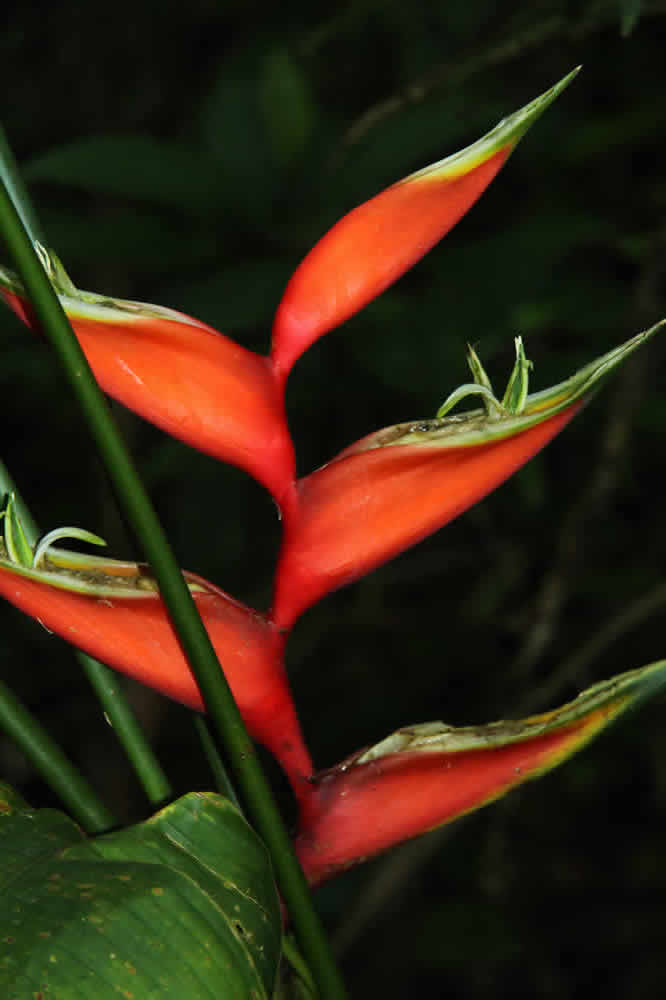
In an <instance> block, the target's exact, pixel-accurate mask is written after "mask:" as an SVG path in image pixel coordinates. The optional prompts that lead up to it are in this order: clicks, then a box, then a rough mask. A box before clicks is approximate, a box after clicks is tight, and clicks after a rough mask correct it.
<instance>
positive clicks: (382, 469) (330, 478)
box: [272, 404, 580, 628]
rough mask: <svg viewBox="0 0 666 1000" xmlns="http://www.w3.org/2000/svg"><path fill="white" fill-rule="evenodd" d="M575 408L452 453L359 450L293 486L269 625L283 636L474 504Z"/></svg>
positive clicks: (410, 448)
mask: <svg viewBox="0 0 666 1000" xmlns="http://www.w3.org/2000/svg"><path fill="white" fill-rule="evenodd" d="M579 406H580V404H576V405H572V406H571V407H569V408H568V409H566V410H562V411H560V412H558V413H556V414H555V415H554V416H551V417H548V418H547V419H545V420H544V421H543V422H542V423H539V424H537V425H536V426H532V427H529V428H528V429H527V430H524V431H522V432H520V433H518V434H516V435H515V436H513V437H506V438H502V439H500V440H497V441H493V442H491V443H487V442H486V443H482V444H478V445H469V446H467V447H461V448H455V447H454V448H447V447H446V444H444V445H443V446H442V447H441V448H438V447H436V446H435V445H433V446H424V445H423V444H405V445H399V444H398V445H388V446H385V447H373V448H371V449H370V450H363V442H362V441H361V442H359V443H358V444H357V445H356V446H355V447H354V448H352V449H348V451H347V452H343V453H342V454H341V455H340V456H338V457H337V458H336V459H334V460H333V461H332V462H330V463H329V464H328V465H325V466H323V467H322V468H321V469H317V471H316V472H313V473H312V474H311V475H309V476H307V477H306V478H305V479H303V480H300V481H299V483H298V504H297V506H296V513H295V514H294V516H293V518H289V519H288V523H287V524H286V530H285V537H284V542H283V547H282V552H281V555H280V561H279V564H278V570H277V576H276V590H275V597H274V604H273V610H272V617H273V619H274V621H275V622H276V624H278V625H280V626H281V627H283V628H289V627H290V626H291V625H293V623H294V622H295V620H296V619H297V618H298V616H299V615H300V614H302V613H303V611H305V610H306V609H307V608H308V607H310V606H311V605H312V604H314V603H315V602H316V601H318V600H320V599H321V598H322V597H323V596H324V595H325V594H327V593H328V592H329V591H331V590H334V589H336V588H337V587H342V586H344V585H345V584H347V583H351V582H352V581H353V580H356V579H358V577H360V576H362V575H363V574H364V573H368V572H369V571H370V570H372V569H374V568H375V567H376V566H379V565H380V564H381V563H383V562H386V560H388V559H391V558H392V557H393V556H395V555H397V554H398V553H399V552H402V551H403V550H404V549H406V548H408V547H409V546H411V545H414V544H415V543H416V542H419V541H420V540H421V539H423V538H425V537H426V536H427V535H429V534H431V533H432V532H434V531H436V530H437V529H438V528H441V527H442V526H443V525H445V524H447V523H448V522H449V521H451V520H453V518H455V517H457V516H458V515H459V514H461V513H462V512H463V511H465V510H467V509H468V508H469V507H471V506H472V505H473V504H475V503H477V502H478V501H479V500H481V499H482V497H484V496H485V495H486V494H487V493H489V492H490V491H491V490H493V489H495V487H496V486H499V485H500V484H501V483H503V482H504V481H505V480H506V479H508V477H509V476H510V475H511V474H512V473H514V472H515V471H516V469H519V468H520V467H521V466H522V465H524V463H525V462H527V461H528V459H530V458H531V457H532V456H533V455H535V454H536V452H537V451H539V449H541V448H543V447H544V445H546V444H547V443H548V442H549V441H550V440H551V438H553V437H554V436H555V435H556V434H557V433H558V432H559V431H561V430H562V428H563V427H564V426H565V425H566V424H567V423H568V422H569V420H571V419H572V417H573V416H574V414H575V413H576V412H577V411H578V409H579ZM378 436H379V435H373V437H375V438H376V437H378ZM357 449H358V450H357Z"/></svg>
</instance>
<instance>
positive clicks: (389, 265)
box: [272, 70, 578, 379]
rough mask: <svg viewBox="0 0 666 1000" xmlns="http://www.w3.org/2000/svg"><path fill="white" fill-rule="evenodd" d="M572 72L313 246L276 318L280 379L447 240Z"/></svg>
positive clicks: (356, 212) (275, 345) (275, 343)
mask: <svg viewBox="0 0 666 1000" xmlns="http://www.w3.org/2000/svg"><path fill="white" fill-rule="evenodd" d="M577 72H578V71H577V70H574V71H573V73H570V74H569V75H568V76H566V77H564V79H563V80H561V81H560V82H559V83H558V84H556V85H555V86H554V87H552V88H551V89H550V90H548V91H546V93H545V94H542V95H541V96H540V97H537V98H536V100H534V101H532V102H531V103H530V104H528V105H526V107H524V108H522V109H521V110H520V111H517V112H516V113H515V114H513V115H511V116H510V117H508V118H505V119H504V120H503V121H501V122H500V123H499V125H498V126H497V127H496V128H494V129H493V130H492V132H489V133H488V134H487V135H485V136H483V138H482V139H479V140H478V142H475V143H474V144H473V145H472V146H469V147H468V148H467V149H463V150H462V151H461V152H459V153H454V154H453V155H452V156H449V157H447V158H446V159H445V160H440V161H439V162H438V163H434V164H432V166H430V167H425V168H424V169H423V170H419V171H418V172H417V173H415V174H411V175H410V176H409V177H405V178H404V180H401V181H399V182H398V183H397V184H394V185H393V186H392V187H389V188H387V189H386V190H385V191H382V192H381V194H378V195H377V196H376V197H375V198H372V199H371V200H370V201H366V202H365V203H364V204H362V205H359V206H358V208H355V209H354V210H353V211H351V212H350V213H349V214H348V215H345V216H344V218H343V219H341V220H340V221H339V222H338V223H337V224H336V225H335V226H334V227H333V228H332V229H331V230H330V231H329V232H328V233H327V234H326V235H325V236H324V237H323V238H322V239H321V240H320V241H319V243H317V245H316V246H315V247H314V248H313V249H312V250H311V251H310V253H309V254H308V255H307V257H306V258H305V259H304V260H303V262H302V263H301V264H300V266H299V267H298V268H297V270H296V272H295V273H294V275H293V276H292V278H291V280H290V282H289V284H288V285H287V288H286V290H285V293H284V296H283V298H282V301H281V303H280V306H279V308H278V311H277V314H276V317H275V324H274V327H273V350H272V356H273V360H274V362H275V367H276V371H277V373H278V375H279V377H280V378H281V379H286V377H287V375H288V374H289V371H290V370H291V368H292V366H293V364H294V362H295V361H296V360H297V359H298V358H299V357H300V355H301V354H302V353H303V351H305V350H306V349H307V348H308V347H309V346H310V345H311V344H312V343H313V341H315V340H317V338H319V337H321V336H322V334H324V333H327V332H328V331H329V330H331V329H333V327H336V326H339V325H340V323H344V321H345V320H346V319H349V317H350V316H353V315H354V313H356V312H358V311H359V309H362V308H363V306H365V305H367V303H368V302H370V301H371V300H372V299H374V298H376V296H377V295H379V294H380V293H381V292H383V291H384V289H385V288H387V287H388V286H389V285H391V284H392V283H393V282H394V281H395V280H396V279H397V278H399V277H400V276H401V275H402V274H404V273H405V271H407V270H408V269H409V268H410V267H412V265H414V264H415V263H416V262H417V261H418V260H420V259H421V257H423V256H424V254H426V253H427V252H428V250H430V249H431V248H432V247H433V246H434V245H435V243H437V242H438V241H439V240H441V238H442V237H443V236H445V235H446V233H448V231H449V230H450V229H451V228H452V227H453V226H454V225H455V224H456V222H458V220H459V219H460V218H462V216H463V215H464V214H465V213H466V212H467V211H468V209H470V208H471V206H472V205H473V204H474V202H475V201H476V200H477V198H478V197H479V196H480V195H481V194H482V193H483V191H484V190H485V189H486V187H487V186H488V184H490V182H491V181H492V179H493V178H494V177H495V175H496V174H497V172H498V170H499V169H500V168H501V167H502V165H503V164H504V163H505V162H506V160H507V159H508V157H509V155H510V153H511V152H512V151H513V149H514V148H515V147H516V145H517V143H518V141H519V140H520V139H521V137H522V136H523V135H524V134H525V132H526V131H527V130H528V128H529V127H530V126H531V125H532V124H533V122H534V121H536V119H537V118H538V117H539V115H541V114H542V113H543V111H545V109H546V108H547V107H548V105H549V104H551V103H552V101H554V100H555V98H556V97H557V96H558V94H560V93H561V92H562V90H563V89H564V88H565V87H566V86H567V85H568V84H569V83H570V82H571V80H572V79H573V77H574V76H575V75H576V73H577Z"/></svg>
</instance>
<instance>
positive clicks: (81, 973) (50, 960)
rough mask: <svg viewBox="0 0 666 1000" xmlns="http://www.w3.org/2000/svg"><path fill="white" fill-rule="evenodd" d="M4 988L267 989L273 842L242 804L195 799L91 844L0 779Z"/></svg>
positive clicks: (130, 993)
mask: <svg viewBox="0 0 666 1000" xmlns="http://www.w3.org/2000/svg"><path fill="white" fill-rule="evenodd" d="M0 898H1V899H2V909H1V911H0V996H2V997H3V1000H5V998H6V1000H25V998H28V997H36V996H42V995H43V996H44V997H47V996H53V997H57V1000H70V998H72V1000H73V998H74V997H76V998H77V1000H88V998H90V1000H93V998H95V1000H104V998H106V997H109V998H110V997H113V998H117V997H126V998H134V1000H139V998H140V1000H147V998H155V1000H157V998H160V1000H161V998H167V997H178V998H179V1000H184V998H187V1000H213V998H215V1000H220V998H225V997H230V998H231V997H233V998H245V997H252V998H257V1000H260V998H263V997H270V996H271V995H272V992H273V988H274V984H275V978H276V973H277V967H278V962H279V956H280V945H281V923H280V909H279V900H278V896H277V892H276V889H275V885H274V882H273V877H272V873H271V868H270V863H269V859H268V855H267V853H266V850H265V848H264V846H263V844H262V843H261V841H260V840H259V839H258V837H257V836H256V835H255V834H254V832H253V831H252V829H251V828H250V827H249V826H248V825H247V823H246V822H245V820H244V819H243V818H242V816H241V815H240V813H239V812H238V810H237V809H236V808H235V807H234V806H233V805H232V803H230V802H229V801H228V800H227V799H225V798H222V797H221V796H219V795H215V794H212V793H191V794H189V795H186V796H185V797H184V798H181V799H179V800H178V801H177V802H174V803H173V804H172V805H170V806H167V807H166V808H165V809H162V810H161V811H160V812H158V813H157V814H156V815H155V816H153V817H152V818H151V819H149V820H147V821H146V822H144V823H140V824H138V825H137V826H132V827H128V828H127V829H125V830H121V831H120V832H118V833H113V834H108V835H106V836H103V837H99V838H97V839H90V840H87V839H86V838H85V837H84V835H83V834H82V833H81V831H80V830H79V828H78V827H77V826H76V825H75V824H74V823H73V822H72V821H71V820H70V819H68V818H67V817H66V816H65V815H64V814H62V813H60V812H57V811H55V810H51V809H42V810H39V811H34V810H31V809H30V808H29V807H28V806H26V805H25V803H23V802H22V801H21V800H20V799H19V797H18V796H17V795H16V794H15V793H14V792H13V791H12V790H11V789H9V788H8V787H7V786H5V785H0Z"/></svg>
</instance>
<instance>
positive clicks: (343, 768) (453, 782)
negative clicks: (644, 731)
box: [295, 660, 666, 885]
mask: <svg viewBox="0 0 666 1000" xmlns="http://www.w3.org/2000/svg"><path fill="white" fill-rule="evenodd" d="M664 683H666V661H665V660H661V661H659V662H658V663H654V664H650V665H649V666H647V667H643V668H642V669H640V670H633V671H629V672H628V673H626V674H620V675H619V676H618V677H614V678H612V679H611V680H609V681H604V682H602V683H601V684H596V685H594V687H592V688H590V689H588V690H587V691H585V692H583V694H581V695H579V696H578V698H576V699H575V700H574V701H572V702H569V703H568V704H567V705H563V706H562V707H561V708H559V709H556V710H555V711H553V712H548V713H545V714H543V715H536V716H531V717H529V718H527V719H524V720H522V721H519V722H496V723H491V724H490V725H488V726H474V727H468V728H462V729H455V728H453V727H450V726H444V725H443V724H442V723H430V724H426V725H423V726H415V727H411V728H407V729H404V730H399V731H398V732H397V733H394V734H393V735H392V736H390V737H389V738H388V739H387V740H384V741H383V742H382V743H379V744H377V745H376V746H375V747H372V748H371V749H370V750H369V751H361V752H360V753H357V754H355V755H353V756H352V757H350V758H348V759H347V760H346V761H343V763H342V764H340V765H338V766H337V767H335V768H331V770H329V771H323V772H322V773H321V774H318V775H315V777H314V779H313V794H312V796H311V798H310V799H309V800H308V803H307V808H306V810H304V811H303V813H302V816H301V829H300V831H299V834H298V836H297V838H296V841H295V849H296V853H297V855H298V857H299V860H300V862H301V865H302V867H303V870H304V871H305V873H306V876H307V878H308V879H309V881H310V883H311V884H312V885H317V884H319V883H321V882H323V881H325V880H326V879H327V878H330V877H331V876H332V875H334V874H336V872H339V871H342V870H344V869H346V868H349V867H350V866H352V865H354V864H357V863H358V862H359V861H363V860H365V859H366V858H369V857H372V856H373V855H375V854H377V853H379V852H380V851H385V850H387V849H388V848H390V847H393V846H394V845H396V844H399V843H401V842H402V841H404V840H408V839H409V838H411V837H415V836H418V835H419V834H422V833H426V832H427V831H428V830H431V829H433V828H434V827H437V826H440V825H442V824H444V823H448V822H451V821H452V820H455V819H457V818H458V817H460V816H462V815H464V814H465V813H468V812H472V811H473V810H476V809H479V808H481V807H482V806H484V805H486V804H488V803H489V802H492V801H493V800H495V799H497V798H499V797H500V796H502V795H504V794H505V793H506V792H508V791H510V790H511V789H512V788H514V787H515V786H516V785H520V784H522V783H523V782H524V781H527V780H529V779H530V778H536V777H539V776H540V775H542V774H544V773H545V772H547V771H549V770H550V769H551V768H553V767H556V766H557V765H558V764H560V763H562V762H563V761H564V760H566V759H567V758H568V757H570V756H571V755H572V754H573V753H575V752H576V751H577V750H579V749H580V748H581V747H582V746H584V745H585V744H586V743H588V742H589V741H590V740H591V739H593V738H594V737H595V736H596V735H597V734H598V733H599V732H600V731H601V730H602V729H603V728H604V727H605V726H607V725H608V724H609V723H610V722H612V721H613V720H614V719H616V718H617V717H618V716H619V715H620V714H621V713H622V712H624V711H625V710H627V709H628V708H630V707H631V706H634V705H636V704H637V702H638V701H640V700H641V699H644V698H649V697H651V696H652V695H654V694H656V693H658V692H659V691H660V690H662V689H663V686H664Z"/></svg>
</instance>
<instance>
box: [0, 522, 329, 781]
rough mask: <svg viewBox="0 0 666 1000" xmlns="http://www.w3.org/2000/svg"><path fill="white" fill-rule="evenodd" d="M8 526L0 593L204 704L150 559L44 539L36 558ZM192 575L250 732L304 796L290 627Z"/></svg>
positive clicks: (0, 554)
mask: <svg viewBox="0 0 666 1000" xmlns="http://www.w3.org/2000/svg"><path fill="white" fill-rule="evenodd" d="M10 513H11V512H10ZM8 518H9V514H8V513H6V515H5V519H6V520H8ZM8 523H11V521H8ZM7 530H8V529H7V526H5V539H6V540H5V541H0V595H2V596H3V597H5V598H6V599H7V600H8V601H10V602H11V603H12V604H14V605H15V606H16V607H17V608H20V609H21V610H22V611H24V612H26V614H28V615H31V616H32V617H33V618H36V619H37V620H38V621H39V622H40V624H42V625H43V626H44V627H45V628H47V629H49V630H50V631H52V632H56V633H57V634H58V635H60V636H62V638H63V639H66V640H67V641H68V642H70V643H72V644H73V645H74V646H77V647H78V648H79V649H82V650H84V651H85V652H86V653H89V654H90V655H91V656H94V657H96V658H97V659H99V660H102V661H103V662H104V663H106V664H108V665H109V666H110V667H113V668H114V669H115V670H119V671H120V672H121V673H124V674H127V675H128V676H129V677H132V678H134V679H135V680H137V681H139V682H140V683H142V684H146V685H147V686H148V687H151V688H154V689H155V690H156V691H159V692H161V693H162V694H165V695H167V696H168V697H169V698H173V699H174V700H176V701H179V702H181V703H182V704H184V705H188V706H189V707H190V708H193V709H196V710H197V711H202V710H203V708H204V706H203V701H202V699H201V695H200V693H199V689H198V687H197V684H196V681H195V680H194V677H193V675H192V674H191V672H190V669H189V666H188V664H187V661H186V659H185V657H184V655H183V652H182V649H181V647H180V644H179V642H178V640H177V638H176V635H175V633H174V631H173V628H172V626H171V623H170V621H169V618H168V616H167V612H166V609H165V606H164V604H163V603H162V600H161V598H160V596H159V593H158V590H157V585H156V583H155V580H154V578H153V577H152V576H151V575H150V573H149V572H148V570H147V569H146V568H145V567H143V566H141V565H138V564H136V563H127V562H119V561H116V560H112V559H105V558H100V557H99V556H91V555H83V554H81V553H75V552H67V551H65V550H63V549H60V548H54V547H52V546H51V545H50V544H47V545H46V548H45V547H44V545H40V546H38V548H37V549H36V550H35V553H34V556H33V557H32V560H30V559H26V558H25V557H23V556H22V555H21V551H22V549H21V546H20V545H17V544H16V543H14V544H12V543H11V542H10V544H9V545H7V541H9V539H8V537H7ZM60 533H61V532H59V534H60ZM67 534H69V535H72V534H75V532H72V531H71V530H69V531H68V532H67ZM85 534H87V533H85ZM14 536H16V531H15V530H14ZM79 537H80V535H79ZM53 540H55V538H54V539H53ZM88 540H90V539H88ZM44 541H45V542H47V539H45V540H44ZM8 549H13V550H14V551H13V553H12V551H8ZM23 551H24V549H23ZM17 556H18V561H17ZM33 562H34V563H35V564H34V565H32V563H33ZM185 578H186V580H187V583H188V586H189V588H190V591H191V592H192V596H193V598H194V601H195V604H196V605H197V608H198V611H199V614H200V615H201V617H202V619H203V622H204V625H205V626H206V629H207V631H208V634H209V636H210V638H211V641H212V643H213V646H214V647H215V651H216V653H217V654H218V657H219V660H220V663H221V664H222V667H223V670H224V673H225V676H226V678H227V681H228V682H229V686H230V687H231V690H232V693H233V695H234V698H235V700H236V703H237V705H238V708H239V709H240V712H241V714H242V716H243V719H244V721H245V724H246V725H247V728H248V731H249V733H250V735H251V736H252V737H253V738H254V739H255V740H257V741H258V742H260V743H262V744H263V745H264V746H266V747H267V749H268V750H270V751H271V753H272V754H273V755H274V756H275V757H276V758H277V760H278V761H279V762H280V764H281V765H282V767H283V768H284V770H285V773H286V774H287V776H288V778H289V779H290V781H291V784H292V786H293V788H294V792H295V794H296V796H297V798H299V799H300V798H302V797H303V796H304V795H307V793H308V792H309V785H308V784H307V779H308V777H309V775H310V774H311V773H312V764H311V761H310V756H309V754H308V751H307V749H306V747H305V744H304V742H303V737H302V734H301V730H300V726H299V722H298V718H297V716H296V711H295V708H294V705H293V701H292V698H291V694H290V691H289V684H288V681H287V676H286V672H285V669H284V665H283V649H284V637H283V636H282V635H280V634H279V632H278V631H277V629H276V628H275V626H274V625H273V624H272V623H271V622H269V621H268V620H267V619H266V618H265V617H263V616H262V615H260V614H259V613H258V612H256V611H254V610H252V609H251V608H248V607H245V606H244V605H243V604H240V603H239V602H238V601H235V600H233V599H232V598H231V597H229V596H228V595H227V594H225V593H224V592H223V591H221V590H219V589H218V588H217V587H215V586H214V585H213V584H211V583H208V582H207V581H206V580H203V579H202V578H201V577H198V576H196V575H194V574H193V573H186V574H185Z"/></svg>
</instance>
